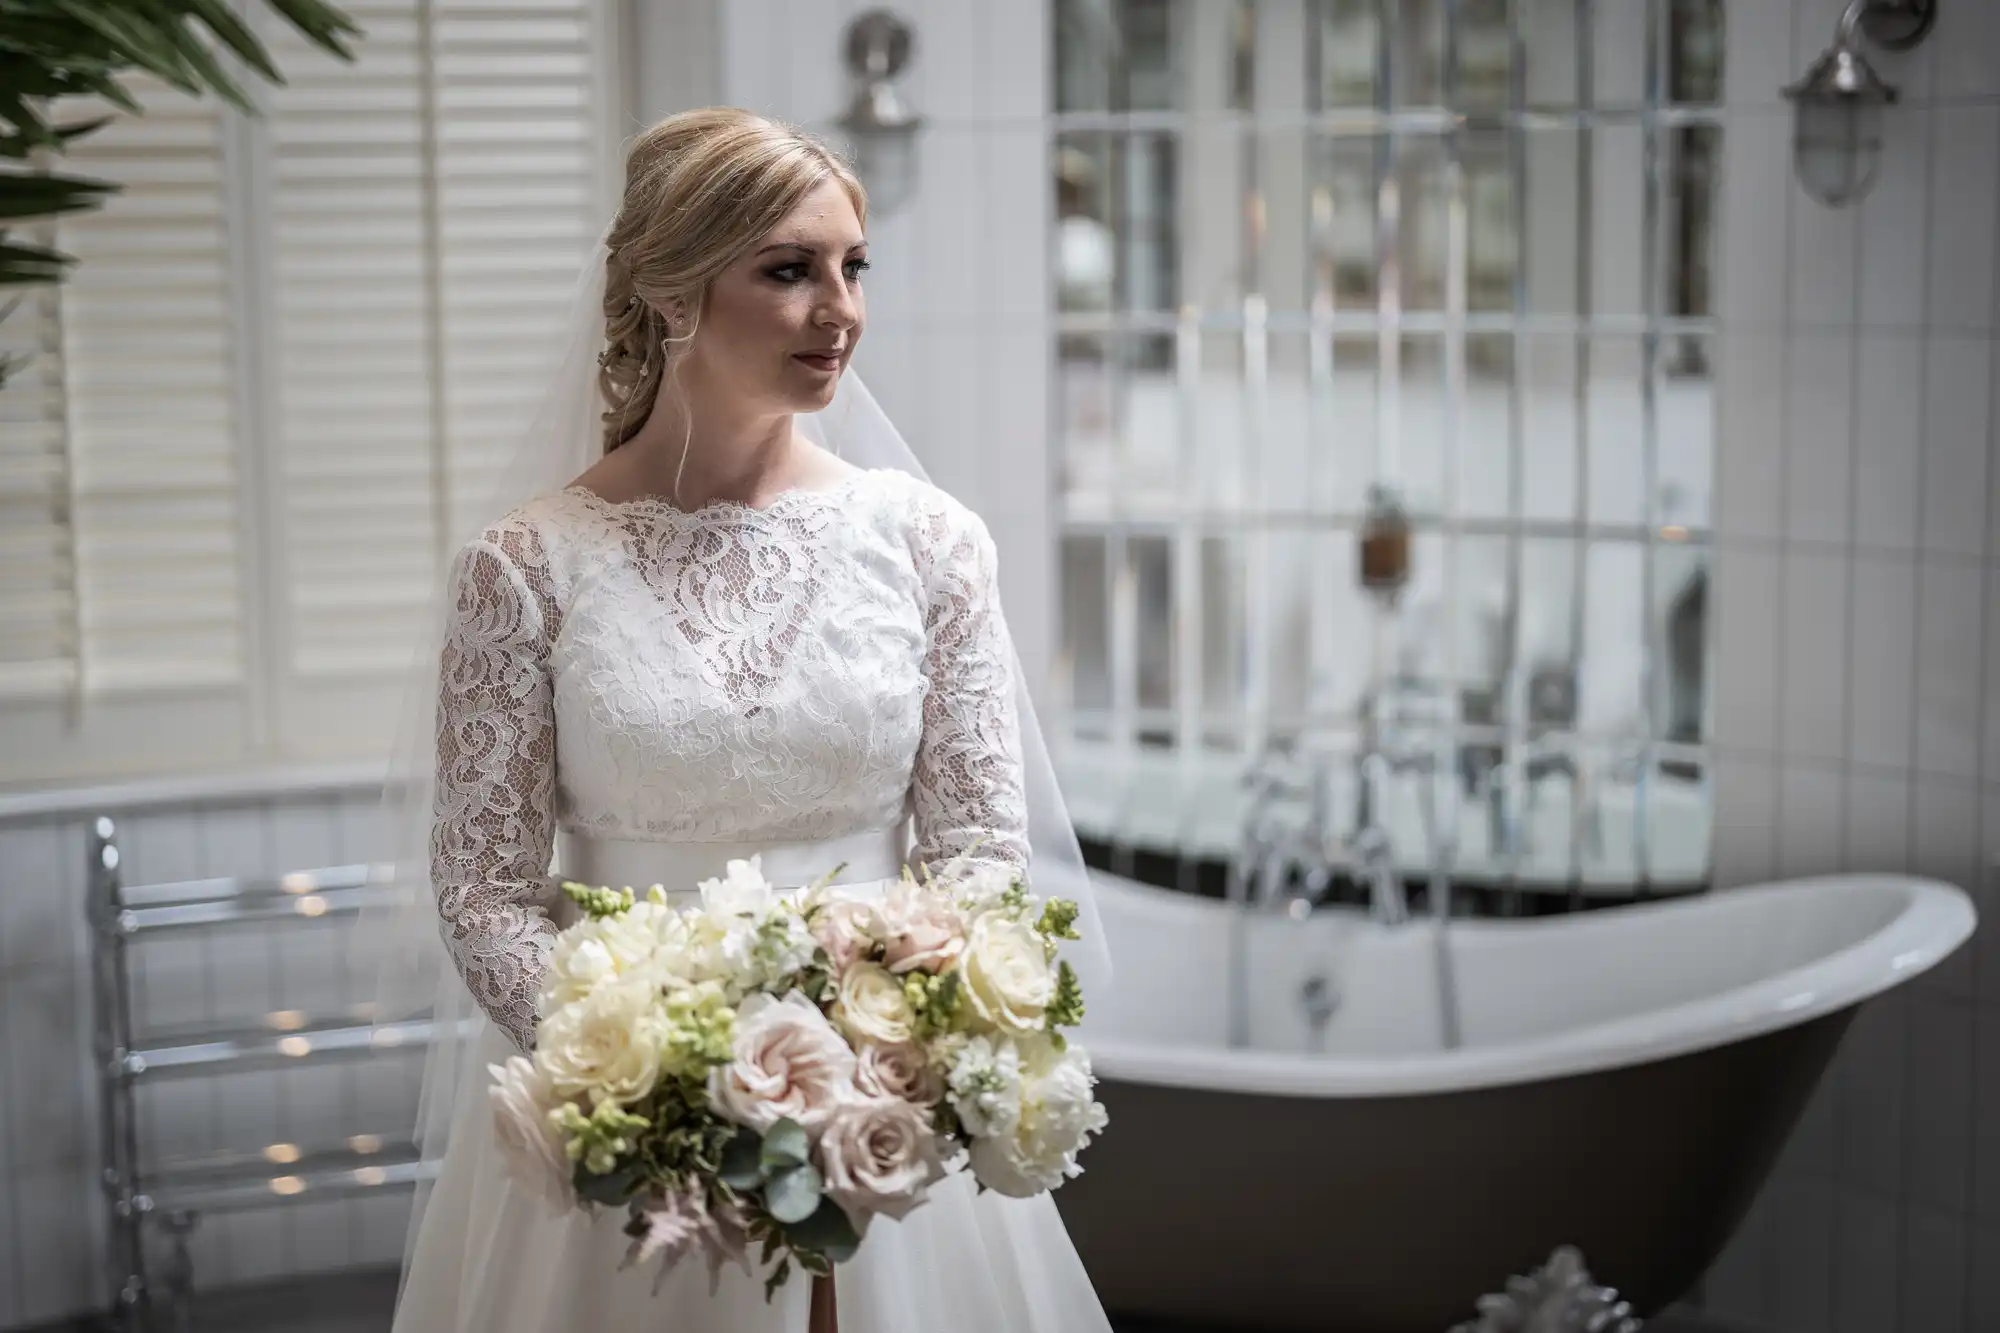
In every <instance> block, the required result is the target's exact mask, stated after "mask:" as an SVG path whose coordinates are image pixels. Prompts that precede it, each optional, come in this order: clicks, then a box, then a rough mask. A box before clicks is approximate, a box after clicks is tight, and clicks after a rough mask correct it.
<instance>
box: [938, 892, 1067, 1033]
mask: <svg viewBox="0 0 2000 1333" xmlns="http://www.w3.org/2000/svg"><path fill="white" fill-rule="evenodd" d="M959 968H960V970H961V971H962V972H963V973H964V980H965V998H966V999H967V1000H968V1001H969V1002H970V1003H971V1005H972V1011H973V1013H975V1014H977V1015H978V1016H979V1017H980V1018H982V1019H984V1020H985V1021H986V1022H987V1023H990V1024H991V1025H992V1026H994V1027H996V1028H999V1029H1001V1030H1002V1031H1004V1032H1032V1031H1035V1030H1036V1029H1038V1028H1040V1027H1041V1026H1042V1021H1043V1012H1044V1011H1045V1010H1046V1009H1047V1008H1048V1006H1049V1001H1051V1000H1053V999H1054V998H1055V993H1056V980H1055V974H1054V973H1053V972H1052V971H1051V970H1050V969H1049V956H1048V951H1047V949H1045V948H1044V947H1043V945H1042V937H1041V936H1039V935H1037V934H1036V933H1035V932H1034V931H1033V930H1031V929H1029V928H1028V927H1027V926H1026V925H1024V924H1023V923H1021V922H1019V921H1015V920H1013V919H1011V918H1009V917H1005V916H1001V915H999V914H998V913H992V912H989V913H988V914H986V915H985V916H982V917H980V918H979V919H978V920H977V921H974V922H973V923H972V931H971V934H970V935H968V936H967V938H966V944H965V953H964V954H963V955H962V956H961V957H960V959H959Z"/></svg>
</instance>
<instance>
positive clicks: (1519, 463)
mask: <svg viewBox="0 0 2000 1333" xmlns="http://www.w3.org/2000/svg"><path fill="white" fill-rule="evenodd" d="M1520 2H1521V0H1507V32H1508V38H1507V40H1508V47H1509V54H1508V62H1509V74H1508V81H1509V88H1508V103H1509V105H1510V106H1513V107H1519V106H1521V105H1523V104H1524V103H1525V102H1526V101H1527V97H1528V44H1527V39H1526V37H1525V36H1524V35H1523V34H1522V31H1521V13H1520ZM1507 175H1508V188H1509V190H1510V192H1511V195H1512V203H1513V211H1514V237H1515V246H1516V250H1515V262H1514V281H1513V285H1512V291H1511V292H1510V293H1509V295H1510V299H1511V304H1512V306H1513V317H1514V323H1515V328H1514V333H1513V335H1512V339H1511V346H1510V348H1509V355H1508V358H1507V468H1508V475H1507V520H1508V522H1509V523H1510V524H1511V525H1512V526H1513V527H1514V529H1515V531H1514V532H1513V533H1512V534H1510V536H1509V537H1508V541H1507V588H1506V606H1507V648H1506V658H1505V661H1504V662H1503V663H1502V667H1501V680H1502V681H1503V683H1504V685H1503V692H1502V693H1503V697H1502V698H1501V700H1500V705H1499V708H1500V718H1499V721H1500V724H1501V726H1502V727H1504V728H1505V733H1504V739H1503V740H1502V741H1501V747H1500V768H1499V771H1498V772H1497V773H1496V774H1495V775H1494V778H1493V784H1494V785H1493V788H1492V791H1493V794H1492V796H1491V798H1490V799H1492V800H1494V801H1497V802H1498V803H1499V805H1500V808H1501V812H1502V814H1503V818H1502V821H1501V829H1502V830H1503V831H1504V832H1506V833H1507V834H1508V835H1509V838H1508V845H1507V847H1506V848H1505V849H1504V855H1505V856H1506V858H1507V862H1506V866H1507V869H1506V875H1507V889H1506V891H1505V892H1506V894H1507V895H1508V896H1507V897H1506V898H1505V899H1503V902H1502V908H1501V911H1502V914H1503V915H1512V914H1517V913H1518V912H1519V909H1520V904H1519V901H1518V899H1517V898H1514V897H1513V896H1512V895H1514V894H1516V893H1518V890H1517V889H1516V888H1515V887H1514V881H1516V880H1517V879H1519V877H1520V873H1521V847H1520V841H1521V840H1520V839H1519V838H1518V837H1514V836H1512V835H1513V832H1514V831H1515V830H1517V829H1518V828H1519V827H1520V824H1519V818H1520V797H1521V794H1522V793H1521V782H1522V780H1523V778H1524V777H1525V776H1526V768H1525V763H1524V761H1525V758H1526V756H1525V754H1524V753H1523V751H1524V747H1525V746H1526V744H1527V731H1528V727H1527V723H1528V719H1527V704H1528V692H1527V683H1528V672H1527V664H1526V663H1525V662H1524V661H1523V660H1522V652H1521V634H1522V623H1523V620H1522V614H1521V613H1522V605H1523V600H1524V588H1525V585H1526V580H1527V550H1528V539H1527V533H1526V531H1525V529H1526V523H1527V517H1528V490H1527V485H1528V481H1527V473H1528V462H1527V437H1528V421H1527V401H1526V390H1525V388H1524V386H1523V384H1522V378H1521V365H1522V360H1523V355H1524V351H1525V349H1524V347H1523V345H1522V340H1523V339H1524V338H1525V337H1526V336H1527V335H1526V333H1525V332H1524V328H1525V326H1526V324H1527V320H1528V266H1527V263H1526V257H1527V254H1528V131H1527V129H1526V128H1525V127H1524V126H1522V125H1521V124H1519V123H1518V122H1515V123H1512V124H1510V125H1509V127H1508V129H1507ZM1517 699H1518V701H1519V706H1518V707H1517V706H1516V700H1517ZM1487 851H1488V855H1489V857H1492V856H1496V854H1499V853H1500V852H1501V849H1498V848H1494V847H1491V846H1489V847H1488V849H1487ZM1510 909H1511V910H1510Z"/></svg>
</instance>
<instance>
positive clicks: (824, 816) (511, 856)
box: [431, 471, 1028, 1046]
mask: <svg viewBox="0 0 2000 1333" xmlns="http://www.w3.org/2000/svg"><path fill="white" fill-rule="evenodd" d="M451 578H452V592H453V601H452V610H451V616H450V622H449V627H448V630H447V634H446V638H445V643H444V649H443V652H442V655H441V659H440V663H439V694H438V718H437V751H438V772H437V786H436V801H435V808H434V819H433V823H432V834H431V875H432V883H433V885H434V887H435V889H436V892H437V901H438V912H439V916H440V917H441V922H442V929H443V932H444V937H445V942H446V945H447V947H448V948H449V949H450V951H451V954H452V957H453V959H454V960H455V961H456V963H457V965H458V968H459V971H460V973H461V975H462V976H463V977H464V978H465V983H466V985H467V986H468V987H469V988H470V989H471V991H472V994H473V996H474V998H475V999H477V1000H478V1002H479V1003H480V1005H481V1006H482V1007H483V1008H484V1009H485V1010H486V1012H487V1013H488V1014H490V1015H491V1016H492V1017H493V1019H494V1020H495V1021H496V1022H497V1023H499V1024H500V1025H501V1026H503V1027H504V1028H505V1029H507V1030H508V1031H509V1032H511V1033H512V1034H513V1035H514V1037H515V1039H516V1040H517V1041H519V1042H520V1043H521V1044H522V1045H523V1046H527V1045H529V1044H530V1043H531V1042H532V1040H533V1034H534V1023H535V1013H534V1007H535V993H536V990H537V982H538V979H539V976H540V972H541V968H542V965H543V961H544V959H545V958H546V956H547V952H548V949H549V946H550V942H551V940H552V939H553V937H554V934H555V929H556V928H555V925H554V923H553V922H552V921H551V920H550V917H549V913H548V909H549V907H550V906H551V905H552V902H553V895H552V893H551V891H550V883H549V880H548V871H549V865H550V858H551V856H552V853H553V849H554V842H555V835H556V831H557V829H558V828H562V829H567V830H571V831H574V832H578V833H583V834H592V835H598V836H609V837H617V838H626V839H652V840H657V841H662V842H748V843H757V842H768V843H780V842H786V843H789V842H800V841H808V840H818V839H829V838H837V837H844V836H847V835H850V834H856V833H864V832H868V831H870V830H877V829H885V828H889V827H891V826H893V825H895V824H896V823H897V822H899V821H900V820H902V819H903V818H904V817H905V816H906V815H908V816H913V822H914V827H915V847H914V850H913V853H912V856H913V859H916V860H921V861H931V862H933V863H935V862H939V861H942V860H945V859H948V858H950V857H952V856H954V855H957V854H959V853H961V852H963V851H965V850H966V849H968V848H970V847H972V846H973V845H974V844H975V843H976V844H978V852H977V854H978V855H980V856H982V857H992V858H998V859H1004V860H1009V861H1013V862H1016V863H1021V864H1025V862H1026V859H1027V850H1028V849H1027V842H1026V807H1025V801H1024V796H1023V791H1022V770H1021V758H1020V735H1019V729H1018V728H1019V721H1018V719H1017V717H1016V715H1015V705H1014V679H1013V651H1012V648H1011V645H1010V643H1009V641H1008V637H1007V630H1006V625H1005V621H1004V619H1003V618H1002V616H1001V613H1000V603H999V592H998V585H997V583H996V579H995V566H994V552H993V543H992V540H991V538H990V537H989V536H988V534H987V532H986V529H985V527H984V525H983V524H981V522H980V521H979V519H978V518H977V517H976V516H975V515H973V514H972V513H971V512H970V511H969V510H967V509H965V508H964V507H963V506H961V505H959V504H958V503H956V502H955V501H953V500H952V499H950V498H949V497H948V496H946V495H945V494H944V493H943V492H941V491H938V490H936V489H935V488H933V487H931V486H928V485H926V484H924V483H923V482H920V481H918V480H917V479H915V478H914V477H910V476H908V475H907V474H904V473H900V472H893V471H873V472H861V473H857V474H854V475H851V476H850V477H849V478H848V479H847V480H846V481H844V482H842V483H841V484H840V485H839V486H838V487H836V488H834V489H832V490H827V491H793V492H788V493H786V494H785V495H782V496H780V497H779V498H778V500H777V501H776V502H775V503H774V504H772V505H771V506H770V507H768V508H766V509H761V510H760V509H752V508H749V507H746V506H742V505H735V504H727V503H724V504H717V505H712V506H708V507H705V508H702V509H699V510H695V511H693V512H686V511H682V510H679V509H676V508H674V507H673V506H672V505H670V504H668V503H666V502H664V501H661V500H654V499H645V500H636V501H629V502H624V503H612V502H609V501H606V500H603V499H601V498H599V497H597V496H595V495H593V494H591V493H590V492H588V491H586V490H583V489H582V488H579V487H571V488H569V489H566V490H563V491H560V492H557V493H555V494H553V495H548V496H543V497H541V498H539V499H537V500H534V501H531V502H529V503H528V504H526V505H524V506H522V507H521V508H519V509H516V510H514V511H513V512H512V513H510V514H508V515H507V516H506V517H505V518H503V519H502V520H500V521H499V522H497V523H495V524H493V525H492V526H491V527H489V528H488V529H486V531H485V532H483V533H481V534H480V536H479V537H478V538H476V539H475V540H473V541H471V542H469V543H467V544H466V546H465V547H464V548H463V549H461V550H460V551H459V553H458V556H457V558H456V560H455V561H454V562H453V567H452V574H451ZM829 869H831V867H829Z"/></svg>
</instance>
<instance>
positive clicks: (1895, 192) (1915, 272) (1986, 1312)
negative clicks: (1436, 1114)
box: [1707, 0, 2000, 1333]
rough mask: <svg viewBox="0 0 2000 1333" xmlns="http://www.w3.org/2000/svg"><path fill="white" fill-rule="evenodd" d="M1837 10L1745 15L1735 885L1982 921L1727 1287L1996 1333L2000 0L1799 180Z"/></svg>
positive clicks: (1788, 1160) (1773, 5)
mask: <svg viewBox="0 0 2000 1333" xmlns="http://www.w3.org/2000/svg"><path fill="white" fill-rule="evenodd" d="M1840 8H1841V3H1840V0H1796V3H1792V2H1790V0H1755V2H1748V0H1736V2H1734V3H1731V4H1730V5H1729V35H1728V42H1729V45H1728V70H1729V91H1730V96H1729V102H1730V111H1729V122H1728V124H1727V126H1726V128H1725V131H1724V141H1725V154H1726V163H1725V180H1724V183H1723V208H1724V220H1723V224H1722V238H1721V239H1722V247H1723V249H1722V261H1721V262H1722V285H1721V292H1722V301H1723V308H1722V311H1721V314H1722V320H1723V327H1724V333H1723V346H1724V353H1723V357H1722V376H1723V381H1722V409H1721V410H1722V423H1721V430H1720V444H1719V457H1718V458H1717V462H1716V468H1717V483H1716V490H1717V508H1718V528H1719V532H1718V541H1719V555H1718V573H1717V579H1716V583H1717V593H1718V598H1719V607H1718V622H1717V626H1716V631H1715V651H1716V658H1717V672H1718V687H1717V697H1716V700H1715V731H1716V736H1717V743H1716V750H1717V752H1718V756H1719V762H1718V774H1717V797H1716V800H1717V811H1716V822H1717V829H1718V831H1717V842H1716V857H1717V873H1718V876H1719V878H1720V879H1721V880H1722V881H1723V882H1724V883H1727V884H1747V883H1754V882H1757V881H1760V880H1764V879H1768V878H1771V877H1773V876H1779V875H1784V876H1791V875H1803V874H1812V873H1816V872H1821V871H1828V870H1838V869H1846V868H1851V869H1864V870H1909V871H1914V872H1917V873H1920V874H1928V875H1935V876H1937V877H1939V878H1942V879H1946V880H1949V881H1951V882H1953V883H1957V884H1962V885H1965V886H1966V887H1968V888H1970V889H1973V890H1975V891H1976V892H1977V894H1978V896H1979V905H1980V909H1981V911H1982V912H1983V913H1985V914H1986V915H1987V916H1988V918H1989V924H1988V925H1987V926H1986V927H1985V928H1983V929H1982V930H1981V932H1980V934H1979V935H1978V936H1977V937H1975V941H1974V943H1973V945H1971V946H1968V947H1967V948H1966V949H1965V950H1963V951H1962V952H1961V953H1960V954H1959V955H1958V956H1957V957H1956V958H1954V959H1953V960H1952V961H1951V962H1950V963H1949V964H1948V965H1947V966H1945V967H1944V968H1942V969H1940V970H1939V971H1938V972H1937V973H1935V974H1933V975H1932V976H1930V977H1926V978H1924V979H1923V980H1921V981H1920V982H1918V983H1917V984H1916V985H1914V986H1911V987H1908V988H1906V989H1904V990H1902V991H1898V992H1895V993H1892V994H1891V995H1890V996H1889V997H1888V998H1886V999H1884V1000H1882V1001H1880V1002H1878V1003H1877V1004H1875V1005H1872V1006H1870V1007H1869V1009H1867V1010H1866V1011H1865V1012H1864V1014H1863V1016H1862V1017H1861V1019H1860V1020H1859V1021H1858V1022H1857V1024H1856V1026H1855V1028H1854V1029H1853V1032H1852V1035H1851V1036H1850V1037H1849V1039H1848V1041H1847V1043H1846V1045H1845V1047H1844V1048H1843V1051H1842V1054H1841V1056H1840V1059H1839V1061H1838V1064H1837V1066H1836V1069H1835V1070H1834V1072H1833V1074H1832V1075H1831V1076H1830V1078H1829V1080H1828V1082H1827V1084H1826V1086H1825V1087H1824V1088H1823V1090H1822V1093H1821V1095H1820V1096H1819V1098H1818V1100H1817V1101H1816V1102H1815V1104H1814V1105H1813V1107H1812V1110H1811V1112H1810V1114H1809V1116H1808V1118H1807V1121H1806V1124H1805V1126H1804V1128H1803V1129H1802V1130H1801V1132H1800V1133H1799V1135H1798V1136H1797V1138H1796V1139H1795V1141H1794V1142H1793V1143H1792V1145H1791V1147H1790V1149H1789V1151H1788V1153H1787V1155H1786V1157H1785V1159H1784V1162H1783V1164H1782V1166H1781V1167H1780V1169H1779V1171H1778V1173H1777V1175H1776V1178H1775V1179H1774V1180H1773V1182H1772V1184H1771V1186H1770V1188H1769V1189H1767V1190H1766V1191H1765V1194H1764V1197H1763V1198H1762V1199H1761V1200H1760V1201H1759V1203H1758V1205H1757V1208H1756V1211H1755V1213H1754V1214H1753V1216H1752V1217H1751V1219H1750V1222H1749V1224H1748V1225H1747V1226H1746V1227H1745V1228H1744V1230H1743V1232H1742V1234H1741V1235H1740V1236H1739V1238H1738V1240H1737V1242H1736V1244H1735V1245H1734V1247H1733V1248H1732V1249H1731V1251H1730V1252H1729V1254H1728V1255H1727V1256H1726V1257H1725V1258H1724V1260H1723V1261H1722V1262H1721V1263H1720V1264H1719V1265H1718V1266H1717V1268H1716V1269H1715V1271H1714V1272H1713V1273H1712V1274H1711V1276H1710V1279H1709V1282H1708V1286H1707V1301H1708V1304H1709V1306H1710V1307H1711V1308H1712V1309H1714V1310H1716V1311H1717V1312H1719V1313H1722V1314H1725V1315H1728V1316H1731V1317H1733V1318H1735V1319H1737V1320H1739V1321H1741V1322H1743V1323H1744V1324H1746V1325H1747V1326H1750V1327H1754V1328H1769V1329H1774V1330H1781V1331H1782V1333H1975V1331H1980V1333H1984V1331H1985V1330H1993V1329H2000V928H1996V927H1995V926H1994V925H1993V924H1991V918H1993V917H1995V916H1996V914H2000V874H1996V871H1995V869H1994V867H1995V864H1996V862H2000V448H1996V443H1995V442H1996V427H2000V404H1996V401H1995V384H1996V380H2000V338H1996V327H2000V324H1997V323H1996V321H1997V320H2000V290H1996V288H2000V284H1997V283H1996V280H1995V271H1996V263H1997V262H2000V255H1997V254H1996V234H2000V222H1996V218H2000V5H1995V4H1991V3H1983V2H1982V0H1946V3H1945V4H1943V5H1942V6H1941V18H1940V20H1939V24H1938V28H1937V30H1936V32H1935V33H1934V34H1933V35H1932V37H1931V38H1930V40H1929V41H1928V42H1927V43H1926V44H1925V46H1924V47H1923V48H1922V49H1921V50H1919V51H1917V52H1915V53H1912V54H1910V55H1907V56H1900V57H1899V56H1893V55H1889V56H1884V57H1882V59H1881V61H1880V68H1881V69H1882V71H1883V73H1884V74H1885V75H1887V76H1888V77H1889V78H1890V79H1892V80H1893V81H1894V82H1896V83H1898V84H1900V85H1901V86H1902V88H1903V90H1904V93H1905V97H1906V101H1905V104H1904V105H1903V106H1902V107H1900V108H1898V109H1896V110H1895V111H1894V112H1893V113H1892V114H1891V115H1890V117H1889V120H1888V135H1887V147H1886V153H1885V157H1884V160H1883V165H1882V180H1881V182H1880V185H1879V186H1878V188H1877V189H1876V191H1875V193H1874V194H1873V195H1871V196H1870V197H1869V198H1868V199H1867V200H1866V201H1865V202H1864V203H1863V204H1862V205H1861V206H1860V207H1859V208H1858V209H1852V210H1847V211H1829V210H1826V209H1823V208H1821V207H1820V206H1818V205H1817V204H1815V203H1813V202H1812V201H1811V200H1809V199H1808V198H1807V197H1806V196H1805V195H1804V194H1803V193H1802V192H1800V191H1799V189H1798V188H1797V187H1796V186H1795V185H1794V184H1793V183H1792V182H1791V180H1790V178H1789V160H1788V155H1789V143H1788V136H1789V133H1790V118H1789V116H1788V115H1787V112H1786V109H1785V108H1784V107H1783V105H1782V104H1781V103H1780V102H1779V100H1778V98H1777V95H1776V90H1777V88H1778V87H1779V85H1780V84H1781V83H1783V82H1786V81H1787V80H1789V79H1790V78H1791V77H1794V76H1795V75H1796V73H1797V72H1798V71H1799V70H1801V69H1803V68H1804V66H1805V64H1806V62H1807V61H1808V60H1810V59H1811V57H1812V56H1813V55H1814V54H1816V53H1817V52H1818V51H1819V50H1820V49H1821V48H1822V47H1823V46H1824V45H1825V43H1826V41H1827V39H1828V37H1829V36H1830V35H1831V33H1832V29H1833V23H1834V20H1835V18H1836V17H1837V15H1838V12H1839V10H1840Z"/></svg>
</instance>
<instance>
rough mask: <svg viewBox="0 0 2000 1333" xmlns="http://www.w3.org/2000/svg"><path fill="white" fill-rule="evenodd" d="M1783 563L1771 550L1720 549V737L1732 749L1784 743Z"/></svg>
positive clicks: (1717, 688) (1717, 710) (1717, 728)
mask: <svg viewBox="0 0 2000 1333" xmlns="http://www.w3.org/2000/svg"><path fill="white" fill-rule="evenodd" d="M1781 568H1782V566H1781V563H1780V561H1779V559H1778V557H1776V556H1775V555H1772V554H1770V553H1768V552H1766V551H1760V550H1750V549H1736V548H1724V549H1722V550H1720V551H1718V552H1717V553H1716V580H1715V582H1716V589H1715V591H1716V625H1715V645H1716V647H1715V650H1716V656H1717V659H1718V661H1720V662H1721V663H1722V664H1723V668H1724V669H1723V670H1721V671H1719V672H1718V673H1717V678H1716V682H1715V731H1716V739H1717V742H1718V743H1719V744H1721V745H1723V746H1726V747H1729V748H1731V749H1746V750H1762V751H1773V750H1776V749H1777V747H1778V716H1779V711H1778V667H1779V660H1780V659H1779V643H1780V639H1779V634H1780V630H1781V628H1782V627H1781V624H1780V621H1779V618H1778V617H1777V616H1775V615H1773V614H1772V612H1773V610H1774V608H1776V607H1777V606H1778V605H1779V593H1780V586H1781V584H1780V574H1781Z"/></svg>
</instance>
